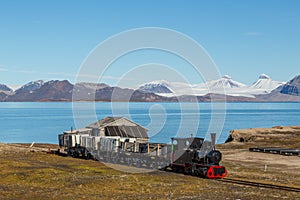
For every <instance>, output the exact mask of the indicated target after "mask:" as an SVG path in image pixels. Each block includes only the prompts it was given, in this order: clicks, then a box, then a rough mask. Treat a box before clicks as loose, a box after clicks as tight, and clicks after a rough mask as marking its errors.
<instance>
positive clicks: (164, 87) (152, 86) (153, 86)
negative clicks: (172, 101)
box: [138, 80, 173, 93]
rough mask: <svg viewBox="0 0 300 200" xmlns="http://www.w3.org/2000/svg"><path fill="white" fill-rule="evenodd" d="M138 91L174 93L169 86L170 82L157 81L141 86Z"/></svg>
mask: <svg viewBox="0 0 300 200" xmlns="http://www.w3.org/2000/svg"><path fill="white" fill-rule="evenodd" d="M138 90H139V91H141V92H148V93H173V91H172V89H171V88H170V86H169V82H167V81H165V80H157V81H151V82H149V83H145V84H143V85H141V86H140V87H139V88H138Z"/></svg>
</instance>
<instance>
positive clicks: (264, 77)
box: [258, 74, 271, 79]
mask: <svg viewBox="0 0 300 200" xmlns="http://www.w3.org/2000/svg"><path fill="white" fill-rule="evenodd" d="M258 79H271V78H270V76H268V75H266V74H261V75H259V77H258Z"/></svg>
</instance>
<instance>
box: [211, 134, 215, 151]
mask: <svg viewBox="0 0 300 200" xmlns="http://www.w3.org/2000/svg"><path fill="white" fill-rule="evenodd" d="M210 138H211V149H215V145H216V133H211V134H210Z"/></svg>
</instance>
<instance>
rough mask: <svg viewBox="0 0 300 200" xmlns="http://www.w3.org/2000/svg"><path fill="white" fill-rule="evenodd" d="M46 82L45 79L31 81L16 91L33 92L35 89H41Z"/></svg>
mask: <svg viewBox="0 0 300 200" xmlns="http://www.w3.org/2000/svg"><path fill="white" fill-rule="evenodd" d="M44 83H45V82H44V81H43V80H37V81H31V82H29V83H26V84H25V85H23V86H22V87H20V88H19V89H17V90H16V92H20V91H29V92H32V91H34V90H37V89H40V88H41V87H42V86H43V85H44Z"/></svg>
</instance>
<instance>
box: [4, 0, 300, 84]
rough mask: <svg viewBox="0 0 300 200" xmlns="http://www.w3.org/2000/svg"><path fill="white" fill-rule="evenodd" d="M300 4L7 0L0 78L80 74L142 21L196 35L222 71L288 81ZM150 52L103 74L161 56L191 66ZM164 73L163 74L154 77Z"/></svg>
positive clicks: (110, 78) (114, 75)
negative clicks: (100, 50)
mask: <svg viewBox="0 0 300 200" xmlns="http://www.w3.org/2000/svg"><path fill="white" fill-rule="evenodd" d="M299 10H300V1H297V0H280V1H279V0H269V1H267V0H261V1H255V0H251V1H250V0H249V1H246V0H245V1H238V0H235V1H230V0H227V1H221V0H219V1H213V0H212V1H208V0H206V1H204V0H203V1H201V0H199V1H196V0H195V1H176V0H175V1H155V0H154V1H134V0H128V1H91V0H90V1H69V0H53V1H32V0H26V1H21V0H20V1H16V0H6V1H5V0H2V1H0V83H5V84H8V85H13V86H15V85H21V84H24V83H27V82H29V81H31V80H37V79H44V80H51V79H68V80H70V81H71V82H74V80H75V76H76V74H77V72H78V70H79V68H80V65H81V64H82V63H83V61H84V60H85V58H86V57H87V56H88V55H89V53H90V52H91V51H92V50H93V49H94V48H95V47H96V46H97V45H98V44H99V43H100V42H102V41H104V40H105V39H107V38H108V37H110V36H112V35H115V34H118V33H119V32H122V31H126V30H128V29H132V28H142V27H162V28H169V29H174V30H176V31H179V32H182V33H184V34H186V35H188V36H190V37H191V38H193V39H194V40H196V41H197V42H198V43H199V44H201V45H202V46H203V47H204V48H205V50H206V51H207V52H208V53H209V55H210V56H211V57H212V59H213V60H214V62H215V63H216V65H217V66H218V68H219V70H220V73H221V74H229V75H230V76H231V77H232V78H233V79H234V80H236V81H239V82H242V83H245V84H251V83H252V82H254V81H256V79H257V78H258V75H259V74H261V73H266V74H268V75H269V76H271V77H272V78H273V79H275V80H279V81H287V80H289V79H291V78H293V77H294V76H295V75H298V74H300V72H299V69H300V59H299V58H300V12H299ZM144 54H147V56H145V60H143V59H141V58H144V57H143V56H142V57H141V53H140V54H139V53H138V54H137V55H136V56H135V57H134V56H131V57H130V56H129V57H130V59H129V58H128V59H124V60H123V63H122V62H118V63H117V64H115V65H114V67H113V68H111V69H110V70H109V71H108V72H107V74H106V76H105V77H106V78H105V79H103V80H102V81H104V82H106V83H108V84H115V83H116V81H118V78H119V77H120V76H122V74H120V71H122V70H120V69H121V68H122V67H124V66H127V68H126V69H129V68H130V67H132V66H131V65H133V63H134V64H135V65H136V64H138V65H141V64H143V63H149V62H153V61H156V62H160V59H162V61H161V63H168V64H169V65H171V67H173V68H174V69H175V70H177V71H179V72H180V73H181V71H184V72H186V73H188V72H189V70H186V68H185V67H186V66H184V64H182V65H181V63H180V62H177V64H174V63H175V61H176V59H174V60H173V61H168V60H167V59H168V58H169V57H168V56H162V55H157V53H153V52H149V53H148V52H144ZM144 54H143V55H144ZM149 57H150V58H149ZM135 59H137V60H139V62H136V61H135ZM169 59H172V58H169ZM120 61H122V60H120ZM173 64H174V65H173ZM123 71H124V69H123ZM134 77H135V78H138V76H134ZM131 78H132V77H131ZM157 78H162V79H163V78H164V77H163V76H162V75H161V74H160V76H155V75H154V74H153V77H151V76H150V75H149V77H148V79H157ZM187 78H188V79H190V80H189V81H190V82H191V83H198V82H202V80H199V79H197V77H194V76H193V75H192V72H191V74H190V77H187ZM164 79H172V77H171V78H170V75H169V76H167V77H165V78H164ZM128 80H130V79H128ZM143 81H148V80H146V79H144V80H140V82H143ZM171 81H173V80H171ZM128 85H129V86H130V83H129V84H128Z"/></svg>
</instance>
